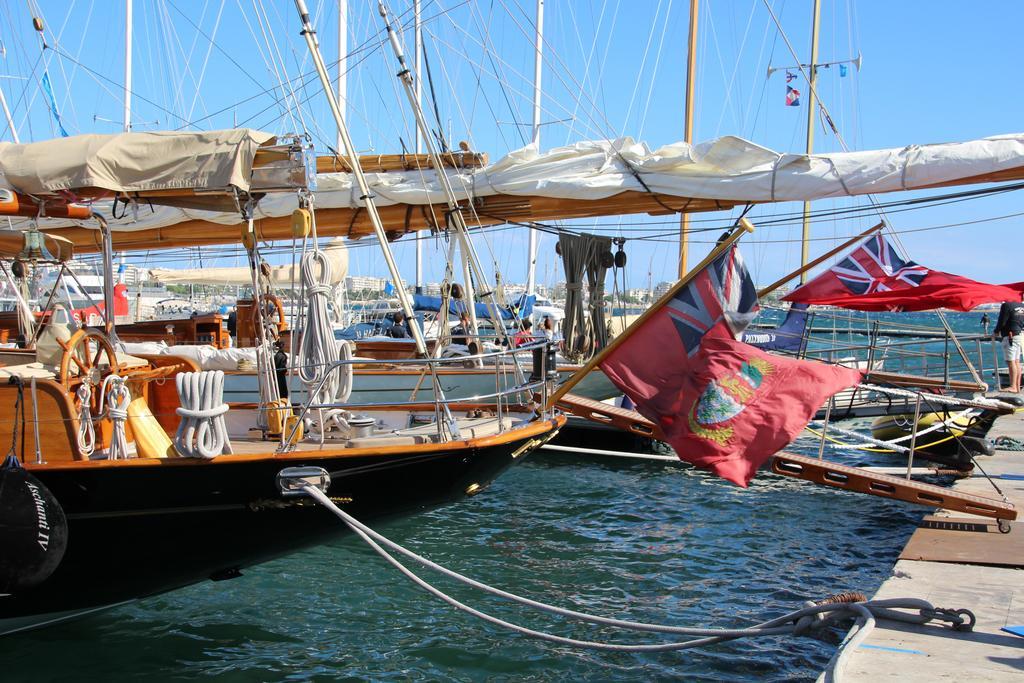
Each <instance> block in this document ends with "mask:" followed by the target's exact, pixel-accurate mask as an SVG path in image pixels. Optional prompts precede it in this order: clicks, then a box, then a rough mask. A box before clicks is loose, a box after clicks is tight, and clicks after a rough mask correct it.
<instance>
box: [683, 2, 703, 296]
mask: <svg viewBox="0 0 1024 683" xmlns="http://www.w3.org/2000/svg"><path fill="white" fill-rule="evenodd" d="M699 7H700V0H690V37H689V40H688V42H687V50H686V104H685V109H684V111H683V139H684V140H685V141H686V142H687V143H689V144H691V145H692V144H693V96H694V91H695V89H696V84H697V81H696V79H697V69H696V65H697V11H698V8H699ZM689 232H690V214H689V213H686V212H684V213H682V214H681V215H680V216H679V277H680V279H682V278H683V277H684V276H685V275H686V261H687V259H688V258H689V251H690V244H689V241H690V235H689Z"/></svg>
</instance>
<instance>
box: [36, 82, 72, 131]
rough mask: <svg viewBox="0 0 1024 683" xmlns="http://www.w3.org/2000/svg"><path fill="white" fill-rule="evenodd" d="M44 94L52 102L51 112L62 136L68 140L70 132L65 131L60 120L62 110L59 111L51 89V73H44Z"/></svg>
mask: <svg viewBox="0 0 1024 683" xmlns="http://www.w3.org/2000/svg"><path fill="white" fill-rule="evenodd" d="M42 83H43V92H44V93H45V94H46V97H47V99H49V100H50V112H52V113H53V118H54V119H56V120H57V128H59V129H60V136H61V137H62V138H66V137H67V136H68V132H67V131H66V130H64V124H63V123H62V122H61V120H60V110H59V109H57V100H56V99H54V97H53V88H51V87H50V73H49V72H48V71H44V72H43V81H42Z"/></svg>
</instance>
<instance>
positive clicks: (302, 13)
mask: <svg viewBox="0 0 1024 683" xmlns="http://www.w3.org/2000/svg"><path fill="white" fill-rule="evenodd" d="M295 9H296V10H297V11H298V13H299V18H300V20H301V21H302V35H303V37H304V38H305V39H306V47H307V48H308V49H309V54H310V56H312V58H313V65H314V66H315V67H316V71H317V75H318V76H319V77H320V86H321V87H322V88H323V90H324V93H325V94H326V95H328V97H327V102H328V104H329V105H330V107H331V114H332V116H333V117H334V123H335V125H336V126H337V127H338V137H339V138H341V148H340V149H339V150H338V153H339V154H345V155H346V156H348V159H349V165H350V166H351V167H352V176H353V178H354V179H355V181H356V186H357V187H358V188H359V192H360V196H361V198H362V200H363V202H364V203H365V208H366V214H367V215H368V216H369V218H370V221H371V222H372V223H373V231H374V233H375V234H376V236H377V241H378V242H379V243H380V249H381V251H382V252H383V254H384V261H385V263H387V267H388V272H389V273H390V274H391V280H392V282H394V283H395V289H396V290H397V294H398V300H399V302H401V305H402V312H403V313H404V314H405V317H406V319H407V320H408V321H409V328H410V329H411V330H412V336H413V340H414V341H415V342H416V353H417V354H418V355H419V356H420V358H426V357H427V355H428V354H427V344H426V342H425V341H424V340H423V332H422V331H421V330H420V325H419V321H418V320H417V319H416V315H415V313H414V311H413V310H412V301H411V300H410V299H409V293H408V292H407V291H405V286H404V285H403V284H402V273H401V272H400V271H399V270H398V264H397V263H396V262H395V256H394V254H392V253H391V247H390V246H389V244H388V237H387V235H386V234H385V233H384V224H383V223H382V222H381V219H380V214H379V213H378V212H377V205H376V204H375V203H374V202H373V196H374V195H373V193H372V192H371V191H370V186H369V184H368V183H367V182H366V176H365V175H363V167H362V166H361V165H360V164H359V153H358V152H357V151H356V146H355V143H353V142H352V138H351V136H349V133H348V126H347V125H346V124H345V117H344V116H342V113H341V105H340V104H339V102H338V100H337V99H336V98H335V97H333V96H332V95H331V77H330V76H329V75H328V73H327V65H326V64H324V59H323V57H322V56H321V54H320V45H319V44H318V43H317V39H316V31H315V30H314V29H313V24H312V21H311V19H310V16H309V10H308V9H307V8H306V2H305V0H295ZM442 175H443V174H442ZM435 391H436V388H435Z"/></svg>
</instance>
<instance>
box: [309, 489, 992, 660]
mask: <svg viewBox="0 0 1024 683" xmlns="http://www.w3.org/2000/svg"><path fill="white" fill-rule="evenodd" d="M303 490H304V491H305V492H306V493H307V494H308V495H310V496H311V497H312V498H313V499H314V500H316V501H317V502H318V503H320V504H321V505H323V506H324V507H326V508H327V509H328V510H330V511H331V512H332V513H334V515H335V516H337V517H338V518H339V519H340V520H341V521H342V522H343V523H344V524H345V525H346V526H348V527H349V529H351V530H352V531H353V532H354V533H355V534H356V535H358V536H359V537H360V538H361V539H362V540H363V541H364V542H365V543H366V544H367V545H369V546H370V547H371V548H372V549H373V550H374V551H375V552H376V553H377V554H378V555H380V556H381V557H382V558H384V559H385V560H386V561H387V562H388V563H390V564H391V565H393V566H394V567H395V568H396V569H397V570H398V571H399V572H401V573H402V574H403V575H405V576H406V577H407V578H408V579H409V580H410V581H412V582H413V583H415V584H416V585H417V586H419V587H420V588H422V589H423V590H425V591H427V592H428V593H430V594H431V595H433V596H434V597H436V598H438V599H440V600H442V601H443V602H445V603H447V604H448V605H451V606H452V607H455V608H456V609H458V610H460V611H462V612H465V613H467V614H470V615H472V616H475V617H477V618H479V619H482V620H483V621H486V622H487V623H490V624H492V625H495V626H498V627H500V628H504V629H507V630H511V631H514V632H516V633H519V634H521V635H525V636H529V637H533V638H538V639H540V640H544V641H548V642H552V643H558V644H560V645H568V646H571V647H580V648H588V649H596V650H605V651H615V652H666V651H673V650H687V649H692V648H696V647H702V646H705V645H712V644H714V643H719V642H722V641H726V640H733V639H736V638H746V637H762V636H776V635H804V634H806V633H809V632H810V631H812V630H820V629H821V628H824V627H827V626H834V625H836V623H837V622H838V621H840V620H843V619H847V618H850V617H855V618H856V617H859V618H860V619H861V620H863V622H864V623H863V624H859V627H858V632H857V634H856V636H854V637H855V638H857V639H858V642H859V641H860V640H862V639H863V638H864V637H867V632H869V631H870V629H871V628H872V627H873V625H874V620H875V619H877V618H885V619H890V620H896V621H903V622H907V623H913V624H924V623H928V622H930V621H932V620H941V621H946V622H948V623H950V624H952V625H953V626H954V628H965V627H969V626H970V625H973V623H974V615H973V614H971V613H970V612H968V611H967V610H945V609H941V608H939V609H937V608H935V607H933V606H932V605H931V603H929V602H927V601H925V600H919V599H916V598H906V599H889V600H872V601H863V596H861V595H859V594H853V595H849V594H848V595H843V596H835V597H834V598H831V599H827V600H823V601H819V602H817V603H809V604H807V605H805V606H804V607H802V608H801V609H798V610H794V611H792V612H790V613H788V614H785V615H783V616H780V617H777V618H775V619H771V620H768V621H765V622H761V623H759V624H755V625H754V626H752V627H749V628H741V629H708V628H692V627H683V626H668V625H664V624H650V623H645V622H636V621H628V620H623V619H614V618H610V617H602V616H599V615H594V614H588V613H585V612H577V611H575V610H570V609H566V608H563V607H558V606H556V605H550V604H547V603H543V602H539V601H537V600H532V599H530V598H526V597H523V596H520V595H516V594H514V593H509V592H508V591H505V590H502V589H500V588H495V587H493V586H490V585H488V584H485V583H482V582H480V581H476V580H475V579H471V578H469V577H467V576H464V575H462V574H460V573H458V572H456V571H453V570H451V569H448V568H446V567H443V566H441V565H439V564H437V563H435V562H433V561H432V560H429V559H427V558H425V557H422V556H421V555H418V554H416V553H414V552H413V551H411V550H408V549H407V548H404V547H402V546H400V545H398V544H397V543H395V542H394V541H391V540H390V539H388V538H386V537H385V536H383V535H381V534H379V533H377V532H375V531H374V530H373V529H371V528H369V527H368V526H366V525H365V524H363V523H361V522H360V521H359V520H357V519H355V518H354V517H352V516H351V515H349V514H348V513H346V512H345V511H344V510H342V509H341V508H339V507H338V506H337V505H335V504H334V502H333V501H331V499H330V498H329V497H328V496H327V495H326V494H325V493H323V492H322V491H320V490H319V489H318V488H316V487H314V486H313V485H306V486H304V487H303ZM382 546H386V547H387V548H389V549H390V550H392V551H394V552H396V553H398V554H401V555H403V556H405V557H407V558H409V559H410V560H413V561H415V562H417V563H419V564H421V565H422V566H424V567H426V568H428V569H431V570H434V571H437V572H439V573H441V574H443V575H444V576H447V577H449V578H452V579H454V580H456V581H459V582H461V583H463V584H466V585H468V586H471V587H473V588H476V589H478V590H481V591H483V592H486V593H489V594H491V595H495V596H497V597H500V598H504V599H507V600H511V601H513V602H517V603H519V604H521V605H524V606H526V607H530V608H532V609H536V610H539V611H542V612H547V613H551V614H557V615H559V616H563V617H567V618H571V619H576V620H579V621H584V622H589V623H593V624H598V625H601V626H612V627H615V628H621V629H627V630H632V631H644V632H655V633H669V634H674V635H684V636H691V637H692V639H691V640H686V641H682V642H670V643H640V644H629V643H613V642H602V641H593V640H580V639H576V638H568V637H565V636H559V635H555V634H552V633H547V632H544V631H538V630H536V629H532V628H528V627H525V626H521V625H519V624H515V623H512V622H509V621H506V620H504V619H501V618H499V617H495V616H493V615H490V614H487V613H485V612H482V611H480V610H477V609H475V608H473V607H470V606H469V605H466V604H465V603H463V602H460V601H459V600H456V599H455V598H453V597H451V596H450V595H448V594H446V593H444V592H443V591H441V590H440V589H438V588H436V587H435V586H433V585H432V584H430V583H428V582H427V581H426V580H424V579H422V578H421V577H420V576H418V575H417V574H415V573H414V572H413V571H412V570H410V569H409V568H407V567H406V566H405V565H403V564H402V563H401V562H399V560H398V559H396V558H395V557H394V556H393V555H391V554H390V553H389V552H388V551H387V550H385V549H384V547H382ZM854 601H856V602H854ZM899 609H912V610H917V614H911V613H906V612H899V611H897V610H899ZM865 614H866V615H867V617H868V618H865ZM965 622H966V625H965ZM845 657H846V653H845V652H841V653H840V655H839V656H838V657H837V658H836V665H837V666H836V667H835V668H836V671H837V674H838V673H839V672H841V667H840V666H838V665H841V664H843V663H844V662H845Z"/></svg>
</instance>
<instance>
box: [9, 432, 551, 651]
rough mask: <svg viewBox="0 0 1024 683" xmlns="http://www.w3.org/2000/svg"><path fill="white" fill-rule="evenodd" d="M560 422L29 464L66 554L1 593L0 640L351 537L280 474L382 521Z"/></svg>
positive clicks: (432, 503) (493, 469)
mask: <svg viewBox="0 0 1024 683" xmlns="http://www.w3.org/2000/svg"><path fill="white" fill-rule="evenodd" d="M563 422H564V418H558V419H557V420H549V421H545V422H538V423H533V424H532V425H530V426H529V427H527V428H521V429H517V430H515V431H514V432H512V433H508V434H506V435H501V436H499V437H494V438H490V439H484V440H482V441H481V442H480V445H479V447H476V446H473V445H468V447H467V444H466V442H456V443H454V444H451V445H450V446H449V447H445V448H437V449H433V450H430V451H427V452H421V453H415V452H410V451H409V450H408V449H405V450H404V451H403V449H385V451H387V450H391V451H403V452H391V453H386V452H385V453H383V454H368V455H355V456H345V455H344V450H343V449H342V450H341V451H336V452H334V453H327V452H326V451H314V452H309V453H292V454H288V455H280V456H273V457H256V456H245V455H235V456H223V457H221V458H217V459H215V460H213V461H208V462H196V461H181V460H168V461H163V462H161V461H153V460H149V461H138V460H128V461H118V462H117V463H110V462H101V461H97V462H91V463H78V464H77V466H46V465H44V466H41V467H40V466H36V467H31V468H30V469H31V471H32V474H34V475H35V476H36V477H37V478H38V479H39V480H40V481H42V482H43V484H44V485H45V486H46V487H47V488H48V489H49V490H50V491H51V492H52V493H53V494H54V496H55V497H56V499H57V500H58V501H59V503H60V505H61V507H62V508H63V510H64V513H65V515H66V516H67V519H68V546H67V551H66V553H65V556H64V558H63V560H62V562H61V564H60V566H59V567H58V569H57V570H56V571H55V572H54V574H53V575H52V576H50V577H49V578H48V579H47V580H46V581H44V582H43V583H42V584H41V585H39V586H37V587H36V588H33V589H30V590H28V591H25V592H22V593H19V594H17V595H10V596H4V597H0V634H4V633H11V632H14V631H18V630H24V629H27V628H33V627H38V626H42V625H45V624H48V623H53V622H54V621H62V620H65V619H68V618H72V617H74V616H76V615H79V614H83V613H88V612H90V611H95V610H96V609H101V608H103V607H107V606H113V605H118V604H121V603H124V602H126V601H131V600H135V599H139V598H143V597H147V596H151V595H155V594H158V593H163V592H166V591H169V590H173V589H176V588H180V587H183V586H187V585H190V584H194V583H198V582H200V581H204V580H206V579H214V580H219V579H226V578H233V577H235V576H238V575H239V573H240V571H241V570H242V569H244V568H246V567H251V566H253V565H256V564H259V563H261V562H266V561H268V560H270V559H273V558H276V557H280V556H282V555H286V554H288V553H292V552H295V551H298V550H301V549H303V548H307V547H310V546H312V545H315V544H318V543H321V542H323V541H325V540H327V539H329V538H331V537H334V536H338V535H341V534H343V533H346V532H347V529H346V528H344V527H343V526H342V525H341V523H340V522H339V521H338V519H337V518H336V517H334V516H333V515H332V514H331V513H330V512H328V511H327V510H325V509H323V508H322V507H320V506H318V505H316V504H314V503H313V502H312V501H309V500H307V499H305V498H283V497H282V496H281V494H280V492H279V491H278V488H277V484H276V477H277V474H278V472H280V471H281V470H282V469H284V468H287V467H300V466H315V467H322V468H324V469H325V470H327V471H328V472H330V473H331V478H332V483H331V486H330V488H329V490H328V494H329V495H330V496H331V497H332V498H334V499H335V500H336V501H337V502H339V503H340V504H342V506H343V507H344V508H345V510H346V511H348V512H350V513H351V514H352V515H354V516H355V517H356V518H358V519H361V520H365V521H373V520H380V519H382V518H387V517H394V516H402V515H409V514H413V513H416V512H420V511H424V510H427V509H430V508H433V507H437V506H440V505H444V504H446V503H451V502H454V501H457V500H460V499H462V498H464V497H466V496H468V495H474V494H475V493H478V492H479V491H481V490H483V489H484V488H486V486H487V485H488V484H490V483H491V482H492V481H493V480H494V478H495V477H497V476H498V475H499V474H500V473H501V472H502V471H503V470H505V469H506V468H507V467H509V466H510V465H511V464H512V463H513V461H514V459H515V458H517V457H519V456H520V455H524V454H525V453H526V452H528V451H529V450H530V449H532V448H533V447H535V446H536V445H539V443H540V441H541V440H542V439H543V438H544V437H545V436H547V435H549V434H550V433H551V432H552V430H554V429H556V428H558V427H559V426H560V425H561V424H562V423H563ZM324 453H327V454H324ZM83 465H84V466H83Z"/></svg>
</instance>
